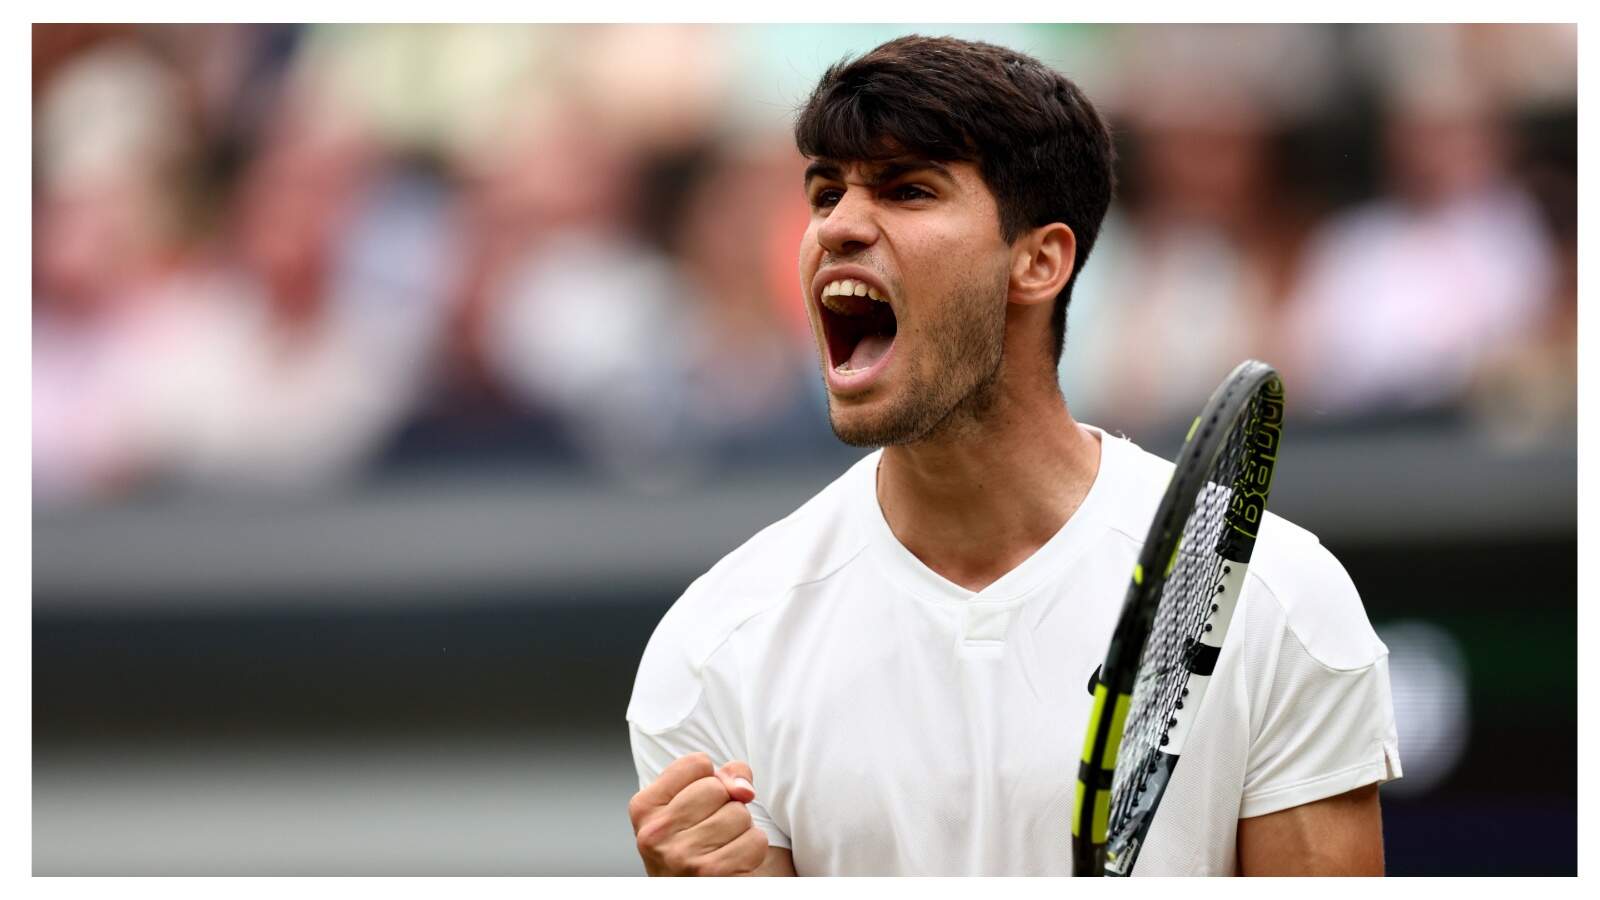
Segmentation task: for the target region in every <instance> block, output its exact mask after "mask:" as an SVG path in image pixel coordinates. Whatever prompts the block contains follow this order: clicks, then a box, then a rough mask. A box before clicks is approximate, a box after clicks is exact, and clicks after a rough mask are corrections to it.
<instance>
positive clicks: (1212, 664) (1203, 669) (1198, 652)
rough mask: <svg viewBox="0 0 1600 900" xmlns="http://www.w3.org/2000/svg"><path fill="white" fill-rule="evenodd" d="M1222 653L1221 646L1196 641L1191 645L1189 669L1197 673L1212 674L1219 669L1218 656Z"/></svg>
mask: <svg viewBox="0 0 1600 900" xmlns="http://www.w3.org/2000/svg"><path fill="white" fill-rule="evenodd" d="M1221 655H1222V648H1221V647H1213V646H1211V645H1210V644H1202V643H1200V642H1199V641H1195V642H1193V643H1191V644H1190V645H1189V653H1188V657H1189V664H1188V669H1189V671H1190V672H1191V673H1193V674H1195V675H1210V674H1211V673H1212V672H1214V671H1216V669H1217V657H1219V656H1221Z"/></svg>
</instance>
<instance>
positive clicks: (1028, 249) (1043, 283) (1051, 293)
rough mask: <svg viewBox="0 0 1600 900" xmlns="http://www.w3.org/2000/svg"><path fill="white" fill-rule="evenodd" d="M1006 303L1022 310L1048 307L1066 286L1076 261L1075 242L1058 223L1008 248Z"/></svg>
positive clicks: (1073, 237)
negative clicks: (1007, 291)
mask: <svg viewBox="0 0 1600 900" xmlns="http://www.w3.org/2000/svg"><path fill="white" fill-rule="evenodd" d="M1011 248H1012V257H1011V284H1010V291H1009V293H1008V295H1007V298H1006V299H1007V300H1008V301H1009V302H1011V303H1016V304H1020V305H1024V306H1033V305H1036V304H1040V303H1049V302H1051V301H1053V300H1055V298H1056V295H1057V294H1059V293H1061V289H1062V288H1064V287H1066V286H1067V279H1069V278H1071V277H1072V270H1073V268H1074V266H1075V265H1076V263H1077V259H1078V238H1077V236H1076V235H1074V234H1073V233H1072V229H1071V228H1068V227H1067V226H1066V225H1063V224H1062V223H1060V222H1052V223H1051V224H1049V225H1041V226H1040V227H1038V228H1035V229H1033V230H1032V231H1030V232H1028V233H1027V234H1024V235H1022V236H1021V237H1019V238H1018V239H1017V240H1016V241H1015V242H1014V243H1013V244H1012V245H1011Z"/></svg>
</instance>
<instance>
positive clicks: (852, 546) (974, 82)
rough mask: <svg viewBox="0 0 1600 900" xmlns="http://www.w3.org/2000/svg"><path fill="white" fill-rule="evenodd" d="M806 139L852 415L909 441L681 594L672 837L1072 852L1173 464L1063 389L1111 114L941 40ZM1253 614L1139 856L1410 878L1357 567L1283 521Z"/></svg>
mask: <svg viewBox="0 0 1600 900" xmlns="http://www.w3.org/2000/svg"><path fill="white" fill-rule="evenodd" d="M795 130H796V137H797V142H798V144H799V147H800V150H801V152H802V153H803V154H804V155H805V156H806V157H807V158H808V159H809V160H810V165H809V166H808V168H807V169H806V174H805V190H806V195H807V197H808V198H809V202H810V204H811V209H812V218H811V225H810V228H809V229H808V230H807V232H806V235H805V237H804V239H803V241H802V243H801V247H800V275H801V284H802V288H803V291H804V296H805V298H806V304H807V309H808V311H809V314H810V317H811V324H812V328H813V331H814V333H815V336H816V339H817V345H818V353H819V356H820V359H821V363H822V370H823V377H824V378H825V380H826V383H827V388H828V396H829V417H830V419H831V420H832V424H833V428H834V431H835V432H836V433H837V434H838V435H839V437H840V438H841V439H842V440H844V441H846V442H848V443H851V444H855V445H861V446H876V445H881V446H883V447H884V449H883V450H882V451H881V452H876V453H872V454H870V455H868V456H867V457H866V458H864V459H863V460H862V461H861V462H860V463H858V464H857V465H856V466H854V467H853V468H852V469H851V470H850V471H849V472H847V473H846V474H845V475H844V476H842V477H841V478H840V479H839V480H838V481H836V482H834V483H833V484H832V485H830V486H829V487H828V488H826V489H824V490H823V491H822V492H821V493H820V494H818V495H817V496H816V497H815V498H813V499H812V500H811V501H809V502H808V503H807V504H806V505H805V506H803V507H801V508H800V509H799V510H798V511H796V512H795V513H793V514H792V515H790V516H789V517H788V518H786V519H784V520H782V521H780V522H778V523H777V524H775V525H772V526H771V527H769V528H767V529H766V530H764V531H762V532H761V533H760V534H758V535H756V536H755V537H754V538H752V539H751V540H750V541H749V542H748V543H746V544H745V545H744V546H743V547H741V548H739V549H738V550H736V551H734V552H733V553H732V554H730V555H728V556H727V557H726V558H724V559H723V560H722V561H721V562H719V563H718V564H717V565H716V566H714V567H713V568H712V569H711V571H709V572H707V573H706V574H705V575H704V576H702V577H701V578H700V579H698V580H697V581H696V582H695V583H694V584H693V585H691V586H690V587H689V589H688V591H686V592H685V593H684V595H683V597H682V598H680V599H679V600H678V602H677V603H676V604H675V605H674V606H673V608H672V610H671V611H670V612H668V613H667V615H666V616H665V617H664V618H663V619H662V621H661V624H660V626H659V627H658V628H657V630H656V632H655V635H654V636H653V637H652V639H651V641H650V644H649V647H648V648H647V649H646V650H645V654H644V658H643V660H642V661H641V663H640V666H639V673H638V678H637V681H636V683H635V685H634V693H633V699H632V702H631V703H630V704H629V708H628V721H629V728H630V734H631V737H632V743H633V750H634V757H635V760H636V763H637V765H638V769H639V777H640V784H641V790H640V791H639V793H638V794H637V795H635V796H634V798H633V800H632V801H631V802H630V804H629V813H630V816H631V818H632V820H633V825H634V830H635V832H636V836H637V843H638V848H639V852H640V854H641V856H642V858H643V859H644V863H645V868H646V870H647V871H648V872H649V873H650V874H663V875H664V874H702V875H711V874H771V875H780V874H782V875H792V874H796V873H797V872H798V873H803V874H1006V873H1015V874H1046V875H1048V874H1057V875H1059V874H1066V873H1067V871H1068V866H1069V862H1068V856H1069V852H1068V848H1069V845H1070V838H1069V834H1070V824H1069V818H1070V813H1071V809H1072V793H1073V783H1074V781H1073V780H1074V773H1075V766H1076V757H1077V754H1078V752H1079V751H1080V747H1081V743H1082V737H1083V728H1084V726H1085V723H1086V722H1087V717H1088V711H1089V702H1090V697H1089V694H1088V693H1087V692H1086V690H1085V685H1086V684H1088V682H1089V679H1090V677H1091V675H1092V673H1093V672H1094V669H1095V667H1096V665H1097V664H1098V663H1099V662H1100V660H1101V659H1102V658H1103V654H1104V651H1105V646H1106V641H1107V639H1108V637H1109V635H1110V631H1111V628H1112V625H1113V623H1114V621H1115V619H1116V615H1117V612H1118V608H1119V606H1120V605H1121V601H1122V596H1123V591H1124V588H1125V586H1126V583H1127V578H1128V573H1129V572H1130V571H1131V570H1132V567H1133V563H1134V560H1135V558H1136V556H1137V554H1138V551H1139V547H1140V543H1141V542H1142V541H1143V539H1144V535H1145V532H1146V529H1147V528H1148V526H1149V522H1150V519H1151V516H1152V515H1153V513H1154V509H1155V506H1156V503H1157V502H1158V500H1159V499H1160V497H1161V494H1162V492H1163V490H1164V489H1165V486H1166V481H1167V478H1168V475H1169V474H1170V472H1171V465H1170V464H1168V463H1166V462H1164V461H1162V460H1159V459H1157V458H1155V457H1153V456H1150V455H1149V454H1146V453H1144V452H1143V451H1141V450H1140V449H1138V448H1137V447H1135V446H1134V445H1132V444H1131V443H1129V442H1127V441H1126V440H1123V439H1119V438H1116V437H1113V436H1112V435H1109V434H1106V433H1104V432H1101V431H1099V430H1097V429H1094V428H1092V427H1089V426H1086V425H1080V424H1079V423H1077V422H1075V421H1074V420H1073V419H1072V416H1071V414H1070V413H1069V412H1068V410H1067V408H1066V405H1065V403H1064V401H1063V399H1062V396H1061V394H1060V391H1059V388H1058V386H1057V383H1056V379H1055V371H1056V362H1057V360H1058V358H1059V355H1060V352H1061V348H1062V342H1063V334H1064V327H1065V314H1066V305H1067V300H1068V297H1069V295H1070V289H1071V285H1072V279H1073V277H1074V275H1075V274H1076V273H1077V271H1078V270H1079V269H1080V268H1081V267H1082V265H1083V262H1084V260H1085V259H1086V258H1087V257H1088V255H1089V251H1090V249H1091V248H1092V247H1093V244H1094V238H1095V233H1096V231H1097V229H1098V227H1099V224H1100V221H1101V218H1102V217H1103V216H1104V214H1105V211H1106V207H1107V205H1108V204H1109V202H1110V197H1111V191H1112V147H1111V141H1110V137H1109V135H1108V133H1107V131H1106V128H1105V126H1104V125H1103V124H1102V122H1101V120H1100V119H1099V117H1098V115H1097V114H1096V113H1095V111H1094V108H1093V107H1092V106H1090V104H1089V102H1088V100H1087V99H1085V98H1084V96H1083V95H1082V93H1080V92H1079V91H1078V89H1077V88H1076V87H1075V86H1074V85H1073V84H1072V83H1071V82H1069V81H1067V80H1066V79H1065V78H1063V77H1061V76H1060V75H1059V74H1057V73H1056V72H1054V71H1052V70H1050V69H1048V68H1047V67H1045V66H1043V65H1041V64H1040V63H1039V62H1037V61H1036V60H1033V59H1031V58H1029V57H1026V56H1024V55H1022V54H1018V53H1015V52H1012V51H1009V50H1005V49H1003V48H1000V47H995V46H991V45H988V44H981V43H969V42H964V41H957V40H952V39H943V38H923V37H907V38H902V39H898V40H895V41H891V42H889V43H887V44H884V45H883V46H880V47H878V48H877V49H875V50H873V51H871V52H870V53H868V54H866V55H865V56H863V57H861V58H860V59H857V60H855V61H846V62H842V63H840V64H839V65H836V66H834V67H833V68H831V69H829V70H828V72H827V73H826V74H824V76H823V77H822V80H821V82H820V83H819V84H818V86H817V88H816V90H815V92H814V93H813V94H812V96H811V98H810V99H809V101H808V102H807V104H806V106H805V107H804V109H803V110H802V111H801V113H800V116H799V119H798V121H797V124H796V129H795ZM1150 364H1152V365H1159V364H1160V361H1159V360H1151V361H1150ZM1219 374H1220V373H1219ZM1237 615H1238V616H1242V618H1236V620H1235V625H1234V626H1233V632H1231V633H1230V636H1229V640H1228V643H1227V646H1226V648H1225V649H1224V651H1223V653H1222V657H1221V659H1220V661H1219V663H1218V667H1217V670H1216V673H1215V675H1214V676H1213V677H1214V678H1216V679H1218V681H1217V682H1216V683H1215V684H1214V686H1213V687H1212V688H1211V690H1210V692H1209V693H1208V695H1207V697H1206V704H1205V708H1204V710H1203V713H1202V715H1201V716H1200V719H1199V721H1198V723H1197V725H1196V729H1195V731H1194V732H1193V734H1192V736H1191V737H1190V738H1189V742H1188V744H1187V745H1186V746H1185V752H1184V763H1183V765H1182V766H1180V767H1179V768H1178V770H1177V774H1176V776H1175V780H1174V781H1173V783H1172V784H1171V786H1170V787H1169V789H1168V792H1167V795H1166V798H1165V800H1164V802H1163V806H1162V811H1161V813H1160V814H1158V817H1157V819H1156V821H1155V824H1154V825H1153V826H1152V829H1151V831H1150V833H1149V835H1148V838H1147V841H1146V843H1145V848H1144V850H1143V852H1142V855H1141V856H1140V858H1139V862H1138V865H1137V867H1136V874H1141V875H1146V874H1178V873H1218V874H1227V873H1233V872H1244V873H1263V874H1265V873H1285V874H1286V873H1308V874H1309V873H1326V874H1332V873H1352V874H1356V873H1361V874H1379V873H1381V871H1382V847H1381V831H1380V821H1379V815H1378V803H1377V791H1376V785H1377V783H1379V782H1381V781H1383V780H1386V779H1389V778H1393V777H1396V776H1398V775H1399V761H1398V757H1397V753H1396V748H1395V743H1396V742H1395V730H1394V721H1393V714H1392V711H1391V705H1390V700H1389V687H1388V674H1387V668H1386V652H1387V651H1386V650H1385V648H1384V647H1383V645H1382V644H1381V643H1380V642H1379V641H1378V640H1377V637H1376V636H1375V635H1374V634H1373V631H1372V628H1371V626H1370V625H1369V624H1368V623H1367V620H1366V617H1365V614H1364V612H1363V611H1362V609H1361V604H1360V601H1359V599H1358V597H1357V596H1356V593H1355V590H1354V588H1353V586H1352V585H1351V583H1350V580H1349V578H1348V577H1347V576H1346V575H1345V573H1344V571H1343V569H1342V568H1340V566H1339V564H1338V563H1337V562H1336V561H1335V560H1334V559H1333V557H1332V556H1331V555H1329V554H1328V553H1327V551H1325V550H1323V549H1322V548H1321V546H1320V545H1319V544H1318V543H1317V541H1316V539H1315V538H1314V537H1312V536H1311V535H1310V534H1308V533H1306V532H1304V531H1302V530H1300V529H1298V528H1296V527H1294V526H1292V525H1290V524H1288V523H1286V522H1284V521H1282V520H1279V519H1271V520H1269V522H1268V523H1267V524H1266V525H1265V526H1264V527H1263V528H1262V531H1261V535H1260V539H1259V541H1258V543H1257V547H1256V553H1255V560H1254V564H1253V565H1252V567H1251V571H1250V576H1249V582H1248V584H1247V587H1246V589H1245V592H1244V596H1243V599H1242V601H1241V605H1240V610H1239V612H1238V613H1237Z"/></svg>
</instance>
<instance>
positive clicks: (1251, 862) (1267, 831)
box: [1239, 784, 1383, 876]
mask: <svg viewBox="0 0 1600 900" xmlns="http://www.w3.org/2000/svg"><path fill="white" fill-rule="evenodd" d="M1239 874H1241V875H1368V876H1372V875H1382V874H1383V819H1382V816H1381V814H1380V813H1379V810H1378V786H1377V785H1375V784H1372V785H1367V786H1366V787H1361V788H1357V789H1355V790H1353V791H1350V792H1349V793H1345V794H1340V795H1339V796H1337V797H1329V798H1327V799H1326V800H1319V801H1316V802H1315V803H1307V804H1305V805H1304V806H1296V807H1293V808H1292V809H1285V810H1282V811H1280V812H1275V813H1269V814H1267V815H1264V816H1256V817H1255V818H1250V819H1241V820H1240V821H1239Z"/></svg>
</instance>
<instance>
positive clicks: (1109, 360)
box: [1061, 26, 1326, 429]
mask: <svg viewBox="0 0 1600 900" xmlns="http://www.w3.org/2000/svg"><path fill="white" fill-rule="evenodd" d="M1127 40H1128V42H1129V45H1128V47H1127V50H1126V53H1125V60H1126V62H1125V65H1126V71H1125V73H1124V81H1123V82H1122V90H1121V92H1120V93H1118V94H1116V95H1115V97H1114V100H1113V102H1112V104H1111V105H1112V106H1113V108H1117V109H1120V110H1121V116H1120V119H1119V121H1118V124H1119V125H1120V126H1121V127H1122V128H1123V129H1125V130H1124V131H1123V141H1122V147H1123V149H1124V154H1125V158H1124V159H1123V173H1122V179H1121V182H1122V184H1121V187H1120V188H1119V191H1120V195H1121V197H1120V200H1119V202H1118V203H1117V204H1116V206H1115V207H1114V208H1113V212H1112V214H1111V215H1110V216H1109V217H1108V219H1107V222H1106V225H1105V226H1104V229H1103V232H1102V235H1101V237H1100V239H1099V241H1098V242H1097V243H1096V249H1095V252H1094V256H1093V257H1092V258H1091V259H1090V260H1089V262H1088V264H1087V266H1086V267H1085V269H1084V274H1083V276H1082V278H1081V280H1080V282H1079V284H1078V286H1077V288H1076V289H1075V291H1074V295H1073V300H1072V307H1071V311H1070V312H1069V314H1068V320H1067V321H1068V341H1067V348H1066V350H1065V352H1064V353H1063V355H1062V364H1061V380H1062V387H1063V392H1064V393H1065V395H1066V397H1067V400H1068V402H1069V403H1070V404H1071V405H1072V407H1073V410H1074V412H1075V413H1076V414H1077V415H1080V416H1083V417H1085V418H1086V419H1087V420H1089V421H1093V422H1095V423H1097V424H1100V425H1103V426H1106V427H1111V428H1114V429H1139V428H1146V427H1150V426H1162V425H1166V424H1170V423H1175V422H1178V421H1187V418H1188V417H1190V416H1192V415H1193V414H1194V410H1195V409H1197V408H1198V407H1199V406H1200V404H1202V403H1204V402H1205V399H1206V397H1207V395H1208V394H1209V392H1210V389H1211V387H1212V386H1213V385H1215V383H1216V382H1217V380H1218V379H1220V378H1221V377H1222V376H1223V375H1224V374H1226V373H1227V372H1228V371H1229V370H1230V369H1232V368H1233V366H1234V365H1236V364H1237V363H1238V362H1239V361H1240V360H1242V359H1245V358H1246V357H1249V356H1261V357H1263V358H1266V359H1276V358H1277V356H1278V354H1276V353H1273V352H1271V351H1270V348H1269V346H1268V336H1269V335H1270V333H1271V330H1272V321H1273V317H1274V316H1275V315H1276V314H1277V309H1278V305H1279V302H1280V298H1281V297H1282V296H1283V295H1284V293H1285V292H1286V290H1287V288H1288V285H1289V284H1290V282H1291V279H1292V276H1293V273H1294V266H1295V263H1296V260H1297V253H1298V251H1299V247H1300V243H1301V241H1302V239H1303V236H1304V234H1305V232H1306V230H1307V227H1308V222H1309V216H1308V214H1307V212H1306V211H1305V209H1303V208H1302V207H1301V206H1300V205H1299V204H1298V203H1297V198H1296V196H1295V194H1294V193H1293V192H1292V191H1290V190H1288V189H1287V186H1286V185H1285V184H1284V183H1283V182H1282V181H1281V178H1280V166H1279V161H1278V159H1277V158H1276V152H1277V151H1276V143H1275V141H1276V138H1277V135H1278V133H1279V132H1280V131H1281V130H1282V129H1283V128H1284V126H1285V122H1286V121H1287V120H1288V119H1289V118H1290V117H1292V116H1295V115H1299V114H1301V113H1302V112H1303V110H1302V109H1301V107H1300V106H1299V105H1298V104H1301V103H1304V102H1305V99H1306V95H1311V96H1314V95H1316V93H1317V92H1318V91H1321V90H1325V89H1326V86H1325V85H1324V84H1323V83H1322V79H1323V78H1324V77H1325V73H1324V72H1322V71H1321V70H1320V69H1319V68H1318V67H1319V65H1320V63H1319V62H1318V57H1319V56H1325V55H1326V48H1325V47H1323V46H1322V45H1321V44H1319V43H1317V36H1316V33H1315V32H1312V31H1308V30H1306V29H1303V28H1300V27H1294V26H1287V27H1260V26H1252V27H1228V28H1223V27H1216V28H1210V27H1208V28H1198V29H1195V28H1189V29H1177V28H1166V29H1137V30H1135V32H1134V33H1133V34H1131V35H1129V36H1128V37H1127ZM1279 63H1282V64H1284V65H1288V66H1289V67H1290V68H1291V69H1293V70H1294V71H1296V72H1297V73H1298V74H1299V75H1300V77H1301V80H1300V83H1301V84H1302V85H1304V86H1305V87H1306V92H1305V94H1304V95H1298V96H1289V95H1286V94H1285V93H1284V91H1283V89H1282V86H1281V83H1280V78H1281V75H1282V71H1281V70H1279V69H1277V68H1275V66H1277V65H1278V64H1279ZM1153 360H1159V364H1155V365H1153V364H1152V361H1153Z"/></svg>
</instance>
